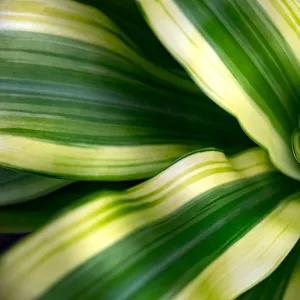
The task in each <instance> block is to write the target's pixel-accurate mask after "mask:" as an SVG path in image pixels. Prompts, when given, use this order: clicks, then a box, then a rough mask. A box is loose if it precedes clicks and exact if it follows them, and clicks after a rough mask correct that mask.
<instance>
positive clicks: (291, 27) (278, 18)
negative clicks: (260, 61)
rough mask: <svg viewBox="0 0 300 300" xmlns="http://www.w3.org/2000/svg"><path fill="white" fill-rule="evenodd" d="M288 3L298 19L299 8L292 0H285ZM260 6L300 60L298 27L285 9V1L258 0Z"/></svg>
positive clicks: (299, 33) (299, 14) (299, 16)
mask: <svg viewBox="0 0 300 300" xmlns="http://www.w3.org/2000/svg"><path fill="white" fill-rule="evenodd" d="M287 1H288V4H289V5H290V6H291V8H292V9H293V13H295V14H296V16H297V17H298V20H299V18H300V9H299V7H298V8H296V6H295V4H293V1H292V0H287ZM258 2H259V4H260V5H261V7H263V9H264V10H265V12H266V14H267V15H268V16H269V18H270V19H271V20H272V22H273V23H274V25H275V26H276V28H277V29H278V30H279V31H280V33H281V35H282V37H283V38H284V39H285V40H286V41H287V43H288V44H289V46H290V47H291V48H292V50H293V52H294V54H295V56H296V57H297V59H298V61H299V62H300V51H299V49H300V28H299V26H298V25H297V24H296V23H295V22H294V20H293V18H292V16H291V15H290V14H289V12H288V11H287V10H286V6H285V3H284V2H285V1H282V0H280V1H278V0H259V1H258Z"/></svg>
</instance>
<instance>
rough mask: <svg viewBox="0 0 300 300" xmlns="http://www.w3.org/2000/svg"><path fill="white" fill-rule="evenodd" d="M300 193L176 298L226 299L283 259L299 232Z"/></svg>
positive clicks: (219, 258) (265, 275) (281, 205)
mask: <svg viewBox="0 0 300 300" xmlns="http://www.w3.org/2000/svg"><path fill="white" fill-rule="evenodd" d="M299 214H300V194H298V195H294V196H291V197H289V198H287V199H286V200H284V201H283V202H282V203H281V204H280V205H279V206H278V207H277V208H276V209H275V210H274V211H273V212H272V213H271V214H269V215H268V216H267V217H266V218H265V219H263V220H262V221H261V222H260V223H259V224H258V225H256V226H255V227H254V228H253V229H252V230H251V231H250V232H249V233H247V234H246V235H245V236H244V237H243V238H241V239H240V240H239V241H237V242H236V243H235V244H234V245H233V246H231V247H230V248H229V249H228V250H227V251H226V252H225V253H224V254H222V255H221V256H220V257H218V258H217V259H216V260H215V261H214V262H213V263H212V264H210V265H209V266H208V267H207V268H206V269H205V270H204V271H203V272H202V273H201V274H200V275H199V276H198V277H196V278H195V279H194V280H193V281H192V282H191V283H190V284H189V285H187V286H186V288H185V289H183V290H182V291H181V292H180V293H179V294H178V296H177V297H176V298H177V299H201V300H211V299H214V300H227V299H228V300H229V299H235V298H236V297H238V296H239V295H241V294H242V293H243V292H244V291H246V290H247V289H249V288H251V287H253V286H254V285H255V284H257V283H258V282H260V281H262V280H263V279H264V278H266V277H267V276H268V275H269V274H271V273H272V272H273V271H274V270H275V268H276V267H277V266H278V265H279V264H280V263H281V262H282V261H283V259H284V258H285V257H286V255H287V254H288V253H289V251H290V250H291V249H292V248H293V247H294V245H295V244H296V242H297V240H298V238H299V235H300V218H299Z"/></svg>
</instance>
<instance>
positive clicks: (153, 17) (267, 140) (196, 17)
mask: <svg viewBox="0 0 300 300" xmlns="http://www.w3.org/2000/svg"><path fill="white" fill-rule="evenodd" d="M139 3H140V5H141V7H142V9H143V11H144V13H145V17H146V18H147V20H148V21H149V24H150V25H151V26H152V28H153V29H154V31H155V32H156V33H157V35H158V37H159V38H160V39H161V41H162V42H163V43H164V44H165V45H166V47H167V48H168V49H169V50H170V52H171V53H173V55H174V56H175V57H176V58H177V59H178V60H179V61H180V62H181V63H182V64H183V66H184V67H185V68H186V69H187V70H188V72H189V73H190V74H191V76H192V77H193V79H194V81H195V82H196V83H197V84H198V85H199V86H200V87H201V88H202V89H203V90H204V91H205V92H206V93H207V94H208V95H209V96H210V98H211V99H213V100H214V101H215V102H216V103H218V104H219V105H220V106H221V107H223V108H224V109H225V110H227V111H228V112H230V113H231V114H232V115H234V116H235V117H236V118H237V119H238V120H239V122H240V124H241V126H242V127H243V129H244V130H245V131H246V132H247V134H249V136H251V137H252V138H253V139H254V140H255V141H256V142H257V143H258V144H260V145H261V146H262V147H264V148H265V149H267V150H268V152H269V153H270V156H271V159H272V160H273V162H274V164H275V165H276V166H277V167H279V168H280V170H281V171H282V172H284V173H285V174H288V175H289V176H291V177H293V178H296V179H300V165H299V163H298V162H297V161H296V159H295V158H294V155H293V151H292V149H293V148H294V152H295V154H296V156H297V157H299V153H300V151H299V149H300V147H299V145H300V142H299V133H298V129H297V128H298V115H299V112H300V109H299V108H300V106H299V99H300V97H299V96H300V67H299V60H300V51H299V49H300V30H299V28H300V27H299V16H300V3H299V1H298V0H288V1H287V0H274V1H273V0H272V1H271V0H242V1H240V0H233V1H227V0H199V1H195V0H139ZM293 133H294V135H293ZM292 137H293V141H292ZM292 144H293V145H292Z"/></svg>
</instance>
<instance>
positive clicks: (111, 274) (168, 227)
mask: <svg viewBox="0 0 300 300" xmlns="http://www.w3.org/2000/svg"><path fill="white" fill-rule="evenodd" d="M295 189H296V184H295V183H294V182H293V181H290V180H289V179H287V178H285V177H283V176H282V175H280V174H274V175H261V176H257V177H255V178H252V179H250V180H241V181H236V182H233V183H229V184H224V185H222V186H220V187H217V188H215V189H213V190H211V191H209V192H207V193H204V194H202V195H199V196H198V197H196V198H195V199H193V200H191V201H190V202H189V203H188V204H186V205H185V206H183V207H181V208H180V209H178V210H177V211H175V212H174V213H172V214H171V215H169V216H168V217H165V218H163V219H162V220H160V221H157V222H155V223H153V224H149V225H148V226H145V227H143V228H142V229H139V230H135V231H134V232H132V233H131V234H129V235H128V236H126V237H125V238H123V239H122V240H120V241H119V242H117V243H115V244H114V245H113V246H111V247H109V248H108V249H106V250H104V251H103V252H101V253H99V254H98V255H95V256H94V257H93V258H92V259H90V260H89V261H88V262H86V263H85V264H83V265H82V266H80V267H78V268H77V269H76V270H74V271H73V272H72V273H70V274H69V275H67V276H66V277H65V278H63V279H62V280H61V281H60V282H58V283H56V284H54V285H53V286H52V287H51V288H50V289H49V290H48V291H47V292H46V293H45V294H44V295H42V296H41V297H40V298H39V299H43V300H46V299H49V300H50V299H51V300H52V299H59V298H63V299H82V298H84V299H110V300H111V299H158V298H159V297H162V296H164V297H165V298H171V297H172V296H174V295H175V294H176V293H177V292H178V291H179V290H180V289H182V288H183V287H184V286H185V285H186V284H188V282H190V281H191V280H192V279H193V278H195V276H197V275H198V274H199V273H200V272H201V271H202V270H203V269H204V268H205V267H206V266H207V265H208V264H209V263H211V262H212V261H213V260H214V259H215V258H216V257H218V256H219V255H220V254H221V253H222V252H224V251H225V250H226V249H227V248H228V247H229V246H230V245H232V244H233V243H234V242H236V241H237V240H238V239H239V238H241V237H242V236H243V235H244V234H245V233H246V232H247V231H249V230H250V229H251V228H252V227H253V226H254V225H255V224H257V222H259V221H260V220H261V218H263V217H264V216H265V214H266V213H268V212H270V210H271V209H272V208H274V206H275V205H276V204H277V203H278V202H279V201H280V200H282V199H283V198H284V197H286V196H287V195H290V194H291V193H292V192H293V191H295Z"/></svg>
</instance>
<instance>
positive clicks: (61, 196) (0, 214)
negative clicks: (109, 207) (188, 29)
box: [0, 172, 136, 233]
mask: <svg viewBox="0 0 300 300" xmlns="http://www.w3.org/2000/svg"><path fill="white" fill-rule="evenodd" d="M15 173H17V172H15ZM26 175H27V174H26ZM23 177H25V176H23ZM31 177H32V178H33V179H34V178H35V181H31V182H30V185H29V184H27V186H26V187H27V189H24V186H23V185H24V183H23V182H21V181H20V180H18V181H15V182H14V186H12V185H9V186H8V185H7V189H8V188H9V190H8V191H7V189H5V188H2V189H1V195H2V194H3V195H6V198H7V197H8V195H10V194H12V193H14V194H15V193H16V192H19V200H20V201H19V202H21V201H22V202H23V201H25V196H26V195H27V194H28V192H27V194H26V193H25V192H26V191H27V190H28V188H30V189H31V190H30V191H31V193H32V192H33V191H34V190H35V189H37V188H39V187H40V184H39V181H38V180H37V179H39V180H40V181H41V179H40V178H42V179H44V178H45V177H40V176H31ZM25 178H28V176H27V177H25ZM48 180H49V178H48ZM50 180H53V181H59V180H58V179H50ZM60 181H63V180H60ZM24 182H26V181H25V180H24ZM27 182H28V180H27ZM27 182H26V183H27ZM64 182H65V181H64ZM21 183H23V185H21ZM68 183H69V184H70V183H72V182H68ZM134 183H136V182H124V183H119V182H116V183H114V182H112V183H109V182H105V183H103V182H97V183H96V182H76V183H73V184H71V185H69V186H67V187H65V188H62V189H60V190H58V191H55V192H53V193H50V192H52V191H54V188H53V189H52V190H50V189H49V188H48V190H47V193H48V195H46V196H43V195H44V194H46V191H44V193H43V194H42V193H40V195H39V196H40V198H38V199H35V200H33V201H27V202H26V203H17V204H14V205H9V206H5V207H1V209H0V233H1V232H2V233H27V232H32V231H34V230H37V229H38V228H39V227H41V226H42V225H44V224H45V223H46V222H49V221H50V220H51V218H54V217H57V216H58V215H60V214H63V213H65V212H66V211H68V210H70V209H74V208H75V207H77V206H79V205H81V203H82V201H85V197H86V196H89V195H91V194H92V193H93V192H96V191H97V192H99V191H106V190H114V191H116V190H120V189H124V188H126V187H130V186H133V184H134ZM5 191H6V193H5ZM37 196H38V195H37V194H35V198H37ZM42 196H43V197H42ZM32 198H33V197H31V198H30V199H28V197H27V198H26V200H31V199H32ZM2 199H3V198H2ZM10 200H11V199H10ZM14 200H15V198H14ZM15 202H16V201H14V202H13V201H9V202H8V201H7V202H6V204H12V203H15Z"/></svg>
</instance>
